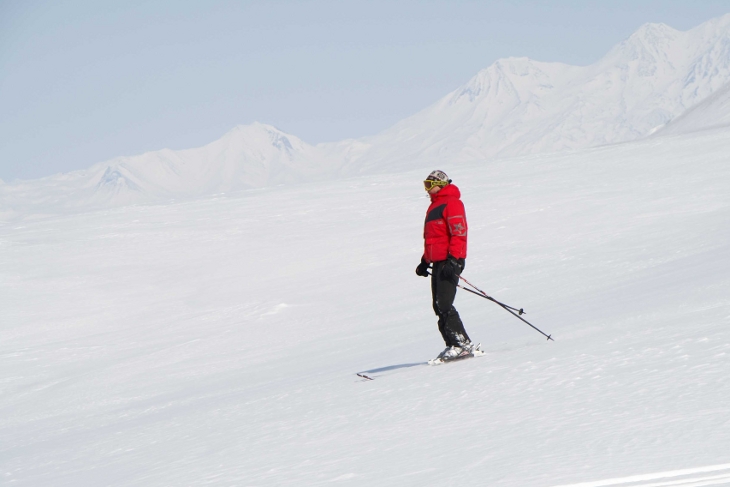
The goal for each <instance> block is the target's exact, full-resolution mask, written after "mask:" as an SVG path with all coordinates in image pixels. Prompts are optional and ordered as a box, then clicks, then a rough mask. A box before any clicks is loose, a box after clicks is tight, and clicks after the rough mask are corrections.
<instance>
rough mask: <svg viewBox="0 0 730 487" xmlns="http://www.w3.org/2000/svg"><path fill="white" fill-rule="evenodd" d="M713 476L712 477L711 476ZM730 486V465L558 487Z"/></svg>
mask: <svg viewBox="0 0 730 487" xmlns="http://www.w3.org/2000/svg"><path fill="white" fill-rule="evenodd" d="M710 474H711V475H710ZM726 484H730V464H724V465H713V466H709V467H700V468H688V469H684V470H672V471H669V472H659V473H653V474H647V475H633V476H631V477H623V478H618V479H608V480H600V481H598V482H583V483H580V484H568V485H560V486H556V487H609V486H614V485H616V486H619V487H669V486H672V487H702V486H705V485H726Z"/></svg>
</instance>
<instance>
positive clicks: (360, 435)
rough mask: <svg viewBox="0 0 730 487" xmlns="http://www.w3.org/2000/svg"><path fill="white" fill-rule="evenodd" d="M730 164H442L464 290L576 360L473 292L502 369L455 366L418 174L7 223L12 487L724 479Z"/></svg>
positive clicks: (687, 139)
mask: <svg viewBox="0 0 730 487" xmlns="http://www.w3.org/2000/svg"><path fill="white" fill-rule="evenodd" d="M729 152H730V133H729V132H727V131H724V132H723V131H712V132H707V133H696V134H691V135H685V136H672V137H663V138H656V139H648V140H645V141H638V142H632V143H627V144H621V145H615V146H608V147H601V148H594V149H588V150H583V151H579V152H574V153H570V154H563V155H557V154H553V155H533V156H525V157H520V158H515V159H504V160H500V161H494V162H493V163H492V164H491V165H490V166H489V167H488V168H487V167H485V166H484V164H483V163H482V162H481V161H474V162H471V163H463V164H461V165H459V166H458V167H456V166H455V167H453V168H452V169H449V167H448V166H446V167H444V169H446V170H448V171H449V174H450V176H451V177H452V178H453V179H454V180H455V182H456V183H457V184H459V185H460V187H461V190H462V192H463V194H464V201H465V203H466V207H467V212H468V217H469V222H470V248H469V256H468V259H467V265H466V270H465V276H467V278H469V279H470V280H473V281H474V282H475V283H477V284H478V285H480V286H481V287H483V288H484V289H485V290H486V291H488V292H490V293H491V294H493V295H494V296H495V297H497V298H499V299H502V300H504V301H505V302H507V303H508V304H512V305H517V306H524V307H525V309H526V310H527V312H528V314H527V316H526V317H527V318H528V319H530V320H532V321H533V322H534V323H535V324H536V325H538V326H540V327H541V328H543V329H544V330H546V331H548V332H550V333H552V334H553V336H554V337H555V339H556V341H555V342H546V341H545V340H544V338H543V337H542V336H541V335H539V334H538V333H536V332H534V331H533V330H531V329H530V328H529V327H527V326H526V325H523V324H522V323H521V322H519V321H518V320H516V319H514V318H513V317H512V316H510V315H509V314H507V313H506V312H504V311H503V310H501V309H500V308H498V307H497V306H495V305H493V304H491V303H488V302H486V301H485V300H482V299H479V298H477V297H474V296H470V295H466V294H465V293H463V292H461V293H460V294H459V295H458V296H457V301H456V305H457V307H458V309H459V310H460V312H461V315H462V318H463V319H464V321H465V323H466V326H467V328H468V330H469V332H470V334H471V335H472V337H473V338H474V339H476V340H479V341H481V342H482V343H483V344H484V345H485V348H486V350H487V355H486V356H485V357H482V358H479V359H474V360H469V361H464V362H460V363H455V364H449V365H446V366H442V367H428V366H425V365H423V363H424V362H425V361H426V360H427V359H428V358H431V357H433V356H434V355H435V354H436V353H438V352H439V351H440V349H441V347H442V344H441V341H440V337H439V335H438V331H437V329H436V322H435V317H434V316H433V314H432V312H431V310H430V296H429V283H428V280H426V279H422V278H419V277H417V276H416V275H415V274H414V268H415V266H416V264H417V263H418V259H419V258H420V253H421V245H422V242H421V231H422V221H423V214H424V211H425V209H426V207H427V205H428V200H427V199H426V198H425V195H424V193H423V190H422V188H421V185H420V180H421V179H422V178H423V176H424V174H423V173H422V172H421V171H413V172H405V173H398V174H392V175H391V177H389V178H380V179H378V180H377V181H374V180H373V178H371V177H362V178H355V179H350V180H345V181H338V182H322V183H315V184H309V185H298V186H287V187H278V188H269V189H262V190H251V191H245V192H240V193H238V194H236V195H226V196H218V197H212V198H207V199H199V200H198V201H192V202H180V203H170V204H159V205H156V206H128V207H124V208H117V209H111V210H105V211H97V212H90V213H82V214H76V215H66V216H56V217H53V218H45V219H36V218H30V217H24V218H18V219H15V220H14V221H13V223H5V224H3V225H2V226H0V255H2V258H1V259H0V309H2V322H1V323H2V324H1V325H0V361H1V363H0V370H2V376H1V377H0V378H1V380H0V478H2V480H3V481H4V482H5V483H8V484H9V485H18V486H34V487H39V486H74V487H78V486H87V485H88V486H92V485H93V486H95V485H110V486H117V485H119V486H121V485H124V486H132V485H139V486H145V487H153V486H170V485H186V486H196V485H226V486H228V485H244V486H302V485H332V484H334V485H358V486H372V485H378V486H402V485H445V486H449V485H464V483H469V484H472V483H476V484H479V485H489V486H515V487H532V486H535V487H550V486H555V485H566V484H576V483H578V484H580V485H583V486H584V487H589V486H590V487H598V486H602V485H624V486H632V487H638V486H641V487H648V486H659V485H681V486H700V485H719V484H727V483H729V482H730V465H728V463H730V453H728V448H727V446H728V445H729V444H730V422H729V421H728V418H729V417H730V415H729V413H730V408H729V407H728V402H727V398H728V397H729V396H730V382H728V379H727V377H728V370H729V363H728V357H730V293H728V291H729V290H730V199H728V196H727V195H728V194H730V166H728V164H727V154H728V153H729ZM366 370H367V371H371V374H372V375H373V376H374V377H376V378H375V380H374V381H362V380H360V379H358V378H357V377H356V376H355V372H358V371H366ZM11 482H14V483H11Z"/></svg>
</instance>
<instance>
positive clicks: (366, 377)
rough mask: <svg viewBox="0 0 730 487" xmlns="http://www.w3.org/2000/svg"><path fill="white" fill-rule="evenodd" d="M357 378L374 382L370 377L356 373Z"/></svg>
mask: <svg viewBox="0 0 730 487" xmlns="http://www.w3.org/2000/svg"><path fill="white" fill-rule="evenodd" d="M357 376H358V377H362V378H363V379H366V380H375V379H373V378H372V377H370V376H368V375H365V374H361V373H359V372H358V373H357Z"/></svg>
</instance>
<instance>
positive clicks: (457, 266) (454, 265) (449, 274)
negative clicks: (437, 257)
mask: <svg viewBox="0 0 730 487" xmlns="http://www.w3.org/2000/svg"><path fill="white" fill-rule="evenodd" d="M465 265H466V262H465V261H464V259H457V258H456V257H454V256H452V255H449V256H448V257H447V258H446V263H445V264H444V266H443V268H442V269H441V278H442V279H446V280H447V281H455V280H457V279H456V276H459V275H461V273H462V272H463V271H464V266H465Z"/></svg>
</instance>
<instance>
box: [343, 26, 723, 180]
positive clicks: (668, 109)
mask: <svg viewBox="0 0 730 487" xmlns="http://www.w3.org/2000/svg"><path fill="white" fill-rule="evenodd" d="M728 82H730V14H729V15H725V16H724V17H721V18H718V19H714V20H711V21H709V22H706V23H704V24H702V25H700V26H698V27H696V28H694V29H691V30H689V31H686V32H680V31H677V30H675V29H673V28H671V27H669V26H667V25H664V24H646V25H644V26H642V27H641V28H640V29H639V30H638V31H636V32H635V33H634V34H633V35H632V36H631V37H629V38H628V39H626V40H625V41H623V42H622V43H620V44H618V45H617V46H615V47H614V48H613V49H611V51H610V52H609V53H608V54H606V55H605V56H604V57H603V58H602V59H601V60H599V61H598V62H597V63H595V64H592V65H590V66H585V67H577V66H568V65H565V64H560V63H543V62H538V61H533V60H530V59H527V58H509V59H502V60H499V61H497V62H495V63H494V64H493V65H491V66H489V67H488V68H486V69H484V70H482V71H481V72H479V73H478V74H477V75H476V76H475V77H474V78H472V79H471V80H470V81H469V82H468V83H466V84H465V85H464V86H462V87H460V88H458V89H457V90H455V91H453V92H452V93H450V94H448V95H447V96H445V97H444V98H442V99H441V100H439V101H438V102H437V103H435V104H434V105H432V106H430V107H428V108H426V109H425V110H423V111H421V112H419V113H417V114H415V115H413V116H411V117H409V118H407V119H405V120H403V121H401V122H399V123H398V124H396V125H395V126H394V127H392V128H390V129H388V130H386V131H385V132H382V133H381V134H378V135H376V136H373V137H370V138H366V139H360V140H357V141H352V146H351V147H348V149H349V152H350V153H349V154H347V159H348V163H347V166H348V169H349V170H350V171H353V172H360V171H369V170H378V169H381V168H384V167H388V168H389V169H391V170H392V168H393V166H400V167H404V168H406V167H417V166H419V165H421V164H423V163H424V162H425V161H427V162H429V163H431V164H434V163H438V162H441V163H442V164H443V163H444V162H458V161H465V160H473V159H484V158H492V157H495V156H514V155H520V154H532V153H539V152H546V151H559V150H564V149H578V148H583V147H590V146H596V145H602V144H610V143H616V142H624V141H629V140H634V139H638V138H641V137H643V136H646V135H648V134H650V133H651V132H652V131H653V130H655V129H656V128H657V127H660V126H662V125H664V124H666V123H667V122H669V121H670V120H672V119H674V118H675V117H677V116H678V115H680V114H682V113H683V112H684V111H685V110H687V109H688V108H690V107H692V106H693V105H695V104H697V103H698V102H700V101H702V100H703V99H705V98H706V97H708V96H709V95H711V94H712V93H713V92H715V91H716V90H718V89H719V88H720V87H722V86H724V85H725V84H727V83H728ZM343 145H345V144H343V143H340V144H337V145H336V146H334V147H333V150H335V151H342V148H343Z"/></svg>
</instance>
